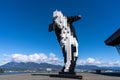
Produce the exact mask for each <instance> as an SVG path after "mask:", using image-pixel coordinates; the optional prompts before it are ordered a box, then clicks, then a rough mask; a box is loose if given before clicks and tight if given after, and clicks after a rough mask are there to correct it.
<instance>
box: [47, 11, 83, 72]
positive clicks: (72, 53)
mask: <svg viewBox="0 0 120 80" xmlns="http://www.w3.org/2000/svg"><path fill="white" fill-rule="evenodd" d="M79 19H81V16H70V17H66V16H64V15H63V13H62V12H61V11H57V10H56V11H54V12H53V22H52V23H51V24H50V25H49V32H51V31H53V30H55V34H56V36H57V40H58V42H59V44H60V47H61V49H62V53H63V57H64V67H63V69H62V70H61V72H63V73H74V70H75V65H76V61H77V58H78V40H77V36H76V33H75V29H74V27H73V25H72V23H73V22H75V21H77V20H79Z"/></svg>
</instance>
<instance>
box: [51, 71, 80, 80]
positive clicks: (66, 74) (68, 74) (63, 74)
mask: <svg viewBox="0 0 120 80" xmlns="http://www.w3.org/2000/svg"><path fill="white" fill-rule="evenodd" d="M50 77H59V78H74V79H82V76H81V75H76V73H75V72H59V74H51V75H50Z"/></svg>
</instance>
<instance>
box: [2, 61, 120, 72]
mask: <svg viewBox="0 0 120 80" xmlns="http://www.w3.org/2000/svg"><path fill="white" fill-rule="evenodd" d="M0 68H2V69H4V70H14V71H23V70H32V71H33V70H34V71H40V70H46V69H47V68H51V69H52V70H61V69H62V66H61V65H53V64H48V63H40V64H38V63H34V62H27V63H23V62H20V63H17V62H9V63H7V64H5V65H2V66H0ZM76 69H82V70H96V69H101V70H120V67H98V66H95V65H77V66H76Z"/></svg>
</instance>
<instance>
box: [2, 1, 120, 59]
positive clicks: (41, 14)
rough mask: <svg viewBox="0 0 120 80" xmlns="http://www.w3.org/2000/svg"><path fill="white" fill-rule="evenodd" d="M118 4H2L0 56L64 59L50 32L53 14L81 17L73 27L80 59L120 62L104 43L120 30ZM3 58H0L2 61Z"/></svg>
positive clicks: (112, 49)
mask: <svg viewBox="0 0 120 80" xmlns="http://www.w3.org/2000/svg"><path fill="white" fill-rule="evenodd" d="M119 3H120V1H119V0H65V1H62V0H0V54H1V55H4V54H7V55H11V54H15V53H20V54H24V55H31V54H34V53H45V54H46V55H49V54H50V53H54V54H55V55H56V56H57V57H58V58H60V59H62V58H63V57H62V53H61V49H60V47H59V44H58V42H57V40H56V36H55V33H54V32H51V33H49V32H48V25H49V24H50V23H51V22H52V13H53V11H54V10H56V9H57V10H61V11H62V12H63V13H64V14H65V15H66V16H74V15H79V14H80V15H81V16H82V19H81V20H79V21H77V22H75V23H74V26H75V29H76V34H77V37H78V40H79V59H87V58H89V57H91V58H94V59H102V60H103V61H115V60H120V56H119V54H118V53H117V51H116V49H115V48H114V47H110V46H106V45H105V44H104V41H105V40H106V39H107V38H108V37H109V36H110V35H111V34H112V33H113V32H115V31H116V30H117V29H118V28H119V26H120V5H119ZM3 58H4V57H3V56H1V57H0V60H2V59H3Z"/></svg>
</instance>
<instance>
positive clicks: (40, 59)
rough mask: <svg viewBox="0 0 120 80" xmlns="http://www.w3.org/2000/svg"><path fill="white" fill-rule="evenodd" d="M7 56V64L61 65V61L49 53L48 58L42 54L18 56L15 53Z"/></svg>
mask: <svg viewBox="0 0 120 80" xmlns="http://www.w3.org/2000/svg"><path fill="white" fill-rule="evenodd" d="M5 56H9V62H10V61H13V62H25V63H26V62H35V63H50V64H61V62H62V61H61V60H60V59H59V58H58V57H56V55H55V54H53V53H50V54H49V56H47V55H46V54H44V53H34V54H30V55H25V54H19V53H15V54H12V55H7V54H5Z"/></svg>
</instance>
